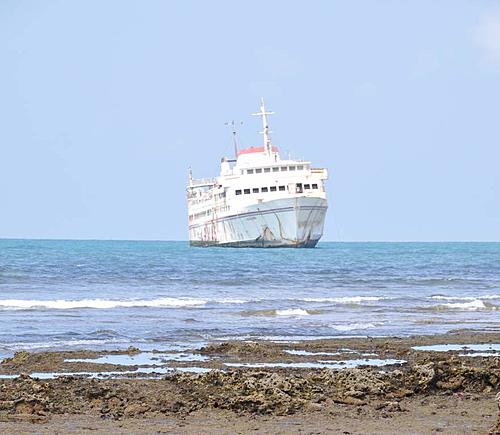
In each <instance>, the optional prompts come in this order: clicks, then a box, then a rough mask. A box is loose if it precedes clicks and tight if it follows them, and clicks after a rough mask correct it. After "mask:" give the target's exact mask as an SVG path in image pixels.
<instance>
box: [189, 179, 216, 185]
mask: <svg viewBox="0 0 500 435" xmlns="http://www.w3.org/2000/svg"><path fill="white" fill-rule="evenodd" d="M214 184H217V178H198V179H196V180H191V181H190V183H189V187H198V186H213V185H214Z"/></svg>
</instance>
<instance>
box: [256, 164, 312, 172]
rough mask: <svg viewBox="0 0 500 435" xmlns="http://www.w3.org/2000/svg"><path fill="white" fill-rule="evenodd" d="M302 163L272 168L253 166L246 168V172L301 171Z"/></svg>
mask: <svg viewBox="0 0 500 435" xmlns="http://www.w3.org/2000/svg"><path fill="white" fill-rule="evenodd" d="M303 169H304V165H292V166H274V167H272V168H254V169H247V174H262V173H269V172H280V171H281V172H288V171H302V170H303Z"/></svg>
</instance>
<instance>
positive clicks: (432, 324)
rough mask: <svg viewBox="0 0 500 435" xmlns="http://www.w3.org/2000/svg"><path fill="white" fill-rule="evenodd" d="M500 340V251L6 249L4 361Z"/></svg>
mask: <svg viewBox="0 0 500 435" xmlns="http://www.w3.org/2000/svg"><path fill="white" fill-rule="evenodd" d="M464 328H467V329H479V330H483V331H491V330H495V331H498V330H500V243H320V244H319V245H318V247H317V248H315V249H230V248H190V247H189V245H188V244H187V242H139V241H56V240H50V241H44V240H0V357H5V356H9V355H12V354H13V353H14V352H15V351H17V350H21V349H24V350H31V351H32V350H49V349H54V350H61V349H80V348H86V349H122V348H126V347H128V346H131V345H132V346H137V347H139V348H141V349H144V350H151V349H169V348H171V349H183V348H188V347H193V346H200V345H203V344H205V343H207V342H209V341H213V340H231V339H238V340H252V339H261V340H274V341H297V340H314V339H318V338H332V337H338V336H374V337H375V336H408V335H414V334H435V333H444V332H446V331H450V330H457V329H464Z"/></svg>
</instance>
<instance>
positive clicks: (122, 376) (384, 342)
mask: <svg viewBox="0 0 500 435" xmlns="http://www.w3.org/2000/svg"><path fill="white" fill-rule="evenodd" d="M498 343H500V334H498V333H479V332H467V331H461V332H455V333H448V334H444V335H436V336H416V337H410V338H342V339H329V340H311V341H302V342H293V343H290V342H282V343H271V342H224V343H213V344H210V345H208V346H205V347H203V348H200V349H191V350H189V351H187V352H186V351H183V352H172V351H168V352H167V351H162V350H161V349H158V350H156V351H154V352H146V353H145V352H141V351H140V350H139V349H136V348H130V349H128V351H126V352H124V351H114V352H96V351H89V350H82V351H70V352H45V353H28V352H18V353H17V354H16V355H15V356H14V357H13V358H8V359H5V360H4V361H3V362H2V364H1V365H0V374H1V375H2V376H3V377H4V378H3V379H1V380H0V431H1V432H2V433H67V432H72V433H95V432H96V431H99V432H106V433H139V432H140V433H162V432H163V433H165V432H167V433H251V432H253V433H255V432H259V433H345V434H368V433H394V434H395V433H408V434H410V433H450V434H457V433H460V434H469V433H484V434H487V433H500V432H499V431H500V425H499V423H500V421H499V420H498V418H499V417H498V397H497V398H496V395H497V393H498V391H499V387H500V358H499V355H500V353H499V352H498V350H496V349H497V347H496V346H498ZM429 346H431V347H429ZM464 346H467V347H464ZM344 367H345V368H344ZM64 373H67V374H68V375H66V376H61V374H64ZM79 373H86V374H81V375H79ZM95 373H100V375H99V376H96V375H95ZM106 373H113V374H112V375H106ZM9 376H12V378H9ZM14 376H16V377H14ZM44 378H46V379H44Z"/></svg>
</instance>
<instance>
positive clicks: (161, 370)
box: [0, 367, 212, 379]
mask: <svg viewBox="0 0 500 435" xmlns="http://www.w3.org/2000/svg"><path fill="white" fill-rule="evenodd" d="M210 370H212V369H209V368H206V367H139V368H138V369H137V370H126V371H122V372H119V371H115V372H36V373H31V374H30V375H29V376H30V377H31V378H38V379H56V378H60V377H64V376H85V377H89V378H98V379H101V378H110V379H119V378H123V377H125V375H135V374H152V375H155V374H157V375H165V374H169V373H174V372H175V371H179V372H187V373H206V372H209V371H210ZM19 376H20V375H0V379H15V378H17V377H19Z"/></svg>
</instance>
